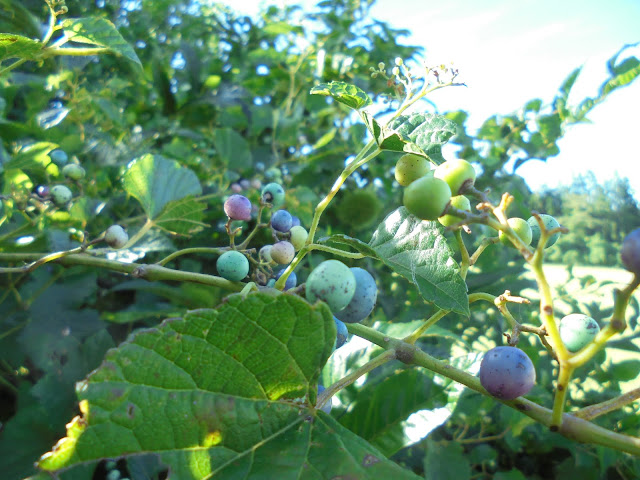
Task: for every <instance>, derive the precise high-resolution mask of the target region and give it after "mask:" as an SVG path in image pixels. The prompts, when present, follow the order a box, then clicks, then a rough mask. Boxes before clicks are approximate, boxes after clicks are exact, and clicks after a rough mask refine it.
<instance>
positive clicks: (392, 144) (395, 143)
mask: <svg viewBox="0 0 640 480" xmlns="http://www.w3.org/2000/svg"><path fill="white" fill-rule="evenodd" d="M360 116H361V118H362V120H363V121H364V124H365V125H366V126H367V129H368V130H369V132H370V133H371V136H372V137H373V138H374V140H375V141H376V143H377V145H378V147H380V148H381V149H382V150H391V151H392V152H405V153H414V154H416V155H422V156H426V154H425V152H424V151H422V149H421V148H420V147H418V146H417V145H416V144H415V143H413V142H411V141H409V140H408V139H406V138H403V137H402V136H401V135H400V134H399V133H398V132H396V131H394V130H393V129H391V128H388V127H385V126H383V125H380V123H378V121H377V120H376V119H375V118H374V117H373V115H371V114H370V113H368V112H364V111H362V112H360Z"/></svg>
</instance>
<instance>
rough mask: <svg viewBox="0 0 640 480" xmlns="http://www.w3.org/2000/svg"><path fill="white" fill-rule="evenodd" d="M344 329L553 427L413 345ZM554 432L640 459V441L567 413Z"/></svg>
mask: <svg viewBox="0 0 640 480" xmlns="http://www.w3.org/2000/svg"><path fill="white" fill-rule="evenodd" d="M347 329H348V330H349V333H352V334H354V335H357V336H359V337H361V338H364V339H365V340H368V341H370V342H372V343H375V344H376V345H378V346H380V347H382V348H385V349H390V348H391V349H393V350H395V351H396V352H397V351H399V350H402V349H405V350H408V349H409V348H413V349H414V350H413V354H412V355H411V357H410V361H407V362H405V363H410V364H413V365H418V366H421V367H424V368H427V369H428V370H431V371H433V372H435V373H437V374H439V375H442V376H444V377H447V378H449V379H451V380H454V381H456V382H458V383H461V384H462V385H465V386H466V387H468V388H470V389H471V390H474V391H476V392H478V393H480V394H482V395H485V396H488V397H491V398H493V399H494V400H496V401H498V402H500V403H502V404H504V405H507V406H508V407H511V408H513V409H515V410H518V411H520V412H521V413H523V414H525V415H527V416H528V417H530V418H532V419H533V420H535V421H536V422H538V423H541V424H542V425H545V426H547V427H549V426H551V424H552V411H551V410H549V409H548V408H545V407H543V406H541V405H538V404H537V403H535V402H532V401H531V400H527V399H526V398H524V397H518V398H516V399H513V400H500V399H498V398H495V397H492V396H491V395H489V393H488V392H487V391H486V390H485V389H484V388H483V387H482V385H481V384H480V380H479V379H478V378H477V377H475V376H473V375H471V374H469V373H467V372H465V371H463V370H459V369H457V368H455V367H453V366H452V365H450V364H449V363H447V362H444V361H442V360H439V359H437V358H435V357H432V356H431V355H429V354H427V353H425V352H423V351H422V350H420V349H418V348H415V347H414V346H413V345H409V344H407V343H405V342H403V341H402V340H398V339H395V338H393V337H389V336H388V335H385V334H384V333H381V332H378V331H377V330H374V329H372V328H369V327H366V326H364V325H360V324H358V323H349V324H347ZM397 358H399V357H397ZM405 358H407V357H405ZM557 432H558V433H560V434H561V435H563V436H565V437H567V438H569V439H571V440H575V441H578V442H583V443H591V444H596V445H602V446H605V447H609V448H613V449H615V450H619V451H621V452H627V453H630V454H632V455H637V456H638V455H640V439H638V438H634V437H630V436H628V435H622V434H619V433H616V432H612V431H610V430H607V429H605V428H602V427H600V426H598V425H594V424H592V423H591V422H588V421H586V420H584V419H582V418H579V417H578V416H574V415H570V414H568V413H565V414H563V415H562V424H561V425H560V427H559V429H558V430H557Z"/></svg>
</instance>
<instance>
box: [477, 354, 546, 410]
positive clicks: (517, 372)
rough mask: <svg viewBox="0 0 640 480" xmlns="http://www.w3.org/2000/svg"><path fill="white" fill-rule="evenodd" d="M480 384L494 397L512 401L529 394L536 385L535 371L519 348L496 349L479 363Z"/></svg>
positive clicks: (529, 360)
mask: <svg viewBox="0 0 640 480" xmlns="http://www.w3.org/2000/svg"><path fill="white" fill-rule="evenodd" d="M480 383H481V384H482V386H483V387H484V388H485V390H487V392H489V393H490V394H491V395H493V396H494V397H497V398H500V399H502V400H512V399H514V398H516V397H520V396H522V395H525V394H527V393H529V391H530V390H531V389H532V388H533V386H534V385H535V383H536V370H535V368H534V367H533V363H532V362H531V359H530V358H529V357H528V356H527V354H526V353H524V352H523V351H522V350H520V349H519V348H516V347H506V346H505V347H496V348H492V349H491V350H489V351H488V352H487V353H486V354H485V356H484V358H483V359H482V362H481V363H480Z"/></svg>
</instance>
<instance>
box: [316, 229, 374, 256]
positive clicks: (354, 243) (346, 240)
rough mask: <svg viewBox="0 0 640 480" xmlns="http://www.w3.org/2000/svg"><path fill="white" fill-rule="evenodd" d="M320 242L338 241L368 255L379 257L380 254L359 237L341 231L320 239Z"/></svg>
mask: <svg viewBox="0 0 640 480" xmlns="http://www.w3.org/2000/svg"><path fill="white" fill-rule="evenodd" d="M318 243H337V244H339V245H346V246H349V247H351V248H353V249H354V250H356V251H357V252H359V253H361V254H362V255H365V256H367V257H371V258H375V259H378V254H377V253H376V251H375V250H374V249H372V248H371V247H370V246H369V245H367V244H366V243H364V242H363V241H361V240H358V239H357V238H353V237H350V236H348V235H344V234H341V233H337V234H335V235H331V236H330V237H324V238H321V239H319V240H318Z"/></svg>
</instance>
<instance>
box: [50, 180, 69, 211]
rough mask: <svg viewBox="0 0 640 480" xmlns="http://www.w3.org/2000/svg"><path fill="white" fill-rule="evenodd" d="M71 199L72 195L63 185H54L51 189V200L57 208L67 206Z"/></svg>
mask: <svg viewBox="0 0 640 480" xmlns="http://www.w3.org/2000/svg"><path fill="white" fill-rule="evenodd" d="M72 197H73V193H71V190H69V187H67V186H65V185H55V186H54V187H52V188H51V200H53V203H55V204H56V205H57V206H59V207H63V206H65V205H67V204H68V203H69V202H70V201H71V198H72Z"/></svg>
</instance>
